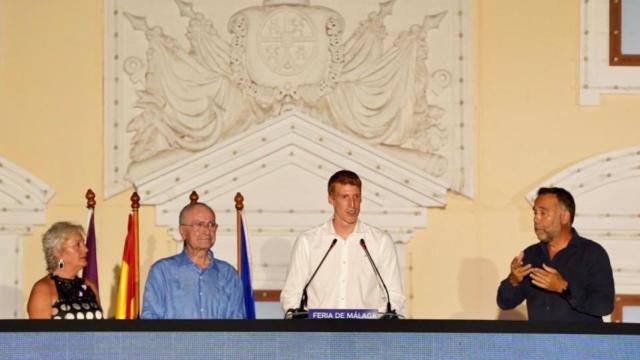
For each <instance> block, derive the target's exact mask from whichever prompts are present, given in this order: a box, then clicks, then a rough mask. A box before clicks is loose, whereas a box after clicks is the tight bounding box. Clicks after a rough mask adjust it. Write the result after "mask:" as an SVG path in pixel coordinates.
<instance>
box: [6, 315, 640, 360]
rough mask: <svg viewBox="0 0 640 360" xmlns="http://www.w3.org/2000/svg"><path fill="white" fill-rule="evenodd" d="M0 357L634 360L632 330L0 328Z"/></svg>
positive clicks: (276, 325)
mask: <svg viewBox="0 0 640 360" xmlns="http://www.w3.org/2000/svg"><path fill="white" fill-rule="evenodd" d="M0 358H2V359H42V358H48V359H76V358H91V359H116V358H130V359H154V360H157V359H194V358H210V359H211V358H213V359H218V358H219V359H226V358H234V359H261V360H262V359H300V358H304V359H305V360H308V359H507V358H509V359H580V360H584V359H639V358H640V325H639V324H584V325H581V324H563V323H528V322H505V321H455V320H451V321H447V320H391V321H381V320H288V321H284V320H253V321H248V320H237V321H199V320H189V321H188V320H179V321H150V320H146V321H117V320H105V321H86V322H85V321H30V320H2V321H0Z"/></svg>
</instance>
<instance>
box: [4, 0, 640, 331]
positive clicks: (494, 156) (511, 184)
mask: <svg viewBox="0 0 640 360" xmlns="http://www.w3.org/2000/svg"><path fill="white" fill-rule="evenodd" d="M102 8H103V2H102V0H56V1H42V0H0V155H2V156H4V157H6V158H7V159H9V160H11V161H12V162H14V163H16V164H18V165H20V166H21V167H23V168H25V169H26V170H27V171H30V172H31V173H32V174H34V175H35V176H37V177H39V178H40V179H42V180H44V181H45V182H46V183H47V184H49V185H50V186H51V187H53V188H54V189H55V190H56V195H55V196H54V198H53V199H52V200H51V201H50V203H49V206H48V208H47V213H46V217H47V224H48V225H50V224H51V223H52V222H54V221H57V220H62V219H67V220H72V221H75V222H78V223H81V224H84V223H85V221H86V210H85V209H84V204H85V200H84V192H85V190H86V189H87V188H89V187H91V188H93V189H94V191H95V192H96V194H97V201H98V207H97V209H98V210H97V224H96V226H97V237H98V241H99V244H98V254H99V259H98V262H99V274H100V289H101V299H102V302H103V306H104V308H105V309H106V310H107V311H108V314H110V315H112V314H113V303H114V301H113V299H114V297H115V279H116V273H115V272H114V271H115V269H116V267H117V266H119V263H120V259H121V256H122V248H123V242H124V236H125V232H126V216H127V214H128V212H129V199H128V197H129V195H130V194H121V195H118V196H116V197H114V198H111V199H109V200H106V201H105V200H104V199H103V198H102V193H103V188H102V178H103V171H102V158H103V155H102V153H103V151H102V146H103V145H102V144H103V134H102V46H103V39H102V36H103V14H102ZM473 11H474V24H473V27H474V34H473V35H472V36H473V38H474V51H475V56H476V57H475V77H476V78H475V81H476V110H475V114H476V120H475V122H476V123H475V133H476V138H475V140H476V146H477V155H476V160H477V180H476V181H477V187H476V197H475V199H473V200H470V199H467V198H464V197H461V196H459V195H455V194H449V197H448V203H447V207H446V209H442V210H430V211H429V227H428V228H427V229H426V230H424V231H420V232H418V233H416V234H415V236H414V239H413V241H412V243H411V244H410V246H409V252H408V255H407V256H408V258H409V261H410V263H411V268H410V271H408V273H407V280H408V287H409V289H408V293H409V294H410V295H411V299H410V303H409V308H408V310H409V315H411V316H412V317H415V318H480V319H494V318H497V317H498V315H499V313H498V309H497V307H496V306H495V291H496V287H497V284H498V282H499V280H500V279H502V278H503V277H504V276H506V274H507V272H508V264H509V261H510V260H511V258H512V257H513V256H514V255H515V254H516V253H518V252H519V251H520V250H521V249H522V248H523V247H525V246H526V245H527V244H529V243H531V242H533V241H534V240H535V237H534V235H533V233H532V231H531V214H530V212H531V211H530V209H529V205H528V203H527V202H526V201H525V200H524V196H525V194H526V193H527V192H528V191H530V190H531V189H532V188H533V187H534V186H535V185H536V184H538V183H540V182H541V181H543V180H544V179H546V178H547V177H549V176H551V175H553V174H554V173H556V172H557V171H559V170H561V169H563V168H565V167H567V166H569V165H571V164H573V163H575V162H577V161H579V160H582V159H585V158H587V157H590V156H593V155H596V154H598V153H602V152H606V151H610V150H613V149H617V148H622V147H627V146H632V145H637V144H638V143H639V142H640V136H639V135H638V134H640V123H638V122H637V114H638V113H640V97H639V96H611V97H604V98H603V101H602V104H601V105H600V106H597V107H580V106H578V105H577V99H578V64H579V62H578V53H579V34H578V29H579V3H578V1H577V0H572V1H569V0H567V1H557V0H538V1H535V2H530V1H513V0H489V1H475V2H474V10H473ZM579 206H580V204H578V207H579ZM154 216H155V214H154V211H153V208H151V207H143V209H141V218H140V229H141V247H142V248H141V254H142V255H141V262H142V266H141V270H142V281H143V282H144V279H145V276H146V271H147V270H148V267H149V265H150V264H151V263H152V262H153V261H154V260H155V259H158V258H160V257H163V256H166V255H169V254H171V253H173V252H174V251H175V243H174V242H173V241H172V240H170V238H169V236H168V235H167V234H166V230H165V229H164V228H159V227H155V226H154V223H155V220H154ZM44 230H46V226H40V227H36V228H34V229H33V234H32V235H31V236H29V237H28V238H27V239H26V240H25V247H24V254H25V262H24V284H25V289H24V291H25V293H24V296H25V304H26V299H27V297H28V292H29V289H30V286H31V284H33V282H35V281H36V279H38V278H40V277H41V276H43V275H44V273H45V271H44V258H43V255H42V251H41V248H40V234H42V232H43V231H44ZM501 316H503V317H505V316H511V317H513V316H516V317H517V316H518V314H515V315H514V314H510V315H508V314H503V315H501Z"/></svg>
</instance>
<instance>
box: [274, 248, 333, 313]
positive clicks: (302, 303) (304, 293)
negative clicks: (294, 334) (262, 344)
mask: <svg viewBox="0 0 640 360" xmlns="http://www.w3.org/2000/svg"><path fill="white" fill-rule="evenodd" d="M337 242H338V239H335V238H334V239H333V241H331V245H329V248H328V249H327V252H326V253H324V257H323V258H322V260H320V263H319V264H318V266H317V267H316V270H315V271H314V272H313V274H312V275H311V277H310V278H309V281H307V283H306V284H305V285H304V288H303V289H302V297H301V298H300V306H299V307H298V308H297V309H289V310H287V313H286V315H285V318H287V319H304V318H306V317H307V316H308V313H307V312H306V311H305V310H304V308H305V307H306V306H307V298H308V297H307V288H308V287H309V284H311V281H312V280H313V278H314V277H315V276H316V274H317V273H318V270H320V267H321V266H322V263H324V260H325V259H326V258H327V256H328V255H329V253H330V252H331V250H332V249H333V247H334V246H335V245H336V243H337Z"/></svg>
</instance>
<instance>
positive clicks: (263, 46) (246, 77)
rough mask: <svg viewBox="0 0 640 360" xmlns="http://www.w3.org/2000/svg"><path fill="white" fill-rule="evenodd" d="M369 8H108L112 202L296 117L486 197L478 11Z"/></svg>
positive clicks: (454, 4)
mask: <svg viewBox="0 0 640 360" xmlns="http://www.w3.org/2000/svg"><path fill="white" fill-rule="evenodd" d="M366 3H367V4H368V8H366V9H364V10H363V9H362V8H363V4H362V3H355V2H340V1H338V2H336V1H327V0H317V1H312V2H311V1H291V0H290V1H284V0H283V1H265V2H263V3H262V4H261V2H260V0H243V1H233V2H229V1H221V0H218V1H209V0H207V1H204V0H194V1H193V2H186V1H183V0H174V1H170V0H162V1H160V0H138V1H135V2H130V1H127V2H125V1H118V0H105V77H104V78H105V95H104V98H105V101H104V103H105V110H104V125H105V131H104V132H105V163H104V166H105V195H106V196H107V197H109V196H112V195H114V194H116V193H119V192H121V191H123V190H125V189H127V188H129V187H130V186H131V183H136V182H139V180H141V179H143V178H145V177H146V176H147V175H149V174H152V173H155V172H156V171H158V170H161V169H163V168H166V167H169V166H171V165H172V164H174V163H176V162H179V161H181V160H184V159H187V158H190V156H192V155H193V154H197V153H199V152H202V151H206V150H207V149H209V148H210V147H212V146H215V145H216V144H218V143H220V142H222V141H224V140H225V139H228V138H230V137H232V136H235V135H237V134H240V133H243V132H246V131H250V130H251V129H252V128H254V127H257V126H260V125H261V124H262V123H264V122H265V121H267V120H268V119H270V118H273V117H277V116H278V115H280V114H282V113H284V112H286V111H289V110H292V109H296V110H298V111H301V112H303V113H306V114H308V115H310V116H311V118H313V119H314V120H315V121H319V122H322V123H324V124H327V125H330V126H332V127H334V128H336V129H338V130H340V131H341V132H343V133H345V134H350V135H351V136H354V137H357V138H360V139H361V140H363V141H365V142H367V143H368V144H370V145H372V146H375V147H377V148H378V149H379V150H380V151H383V152H387V153H388V154H389V155H391V156H392V157H394V158H395V159H399V160H401V161H403V162H407V163H410V164H413V166H414V167H415V168H417V169H421V170H423V171H426V172H428V173H429V174H431V175H432V176H434V177H437V178H438V179H439V180H440V181H442V182H443V183H445V184H447V187H448V188H450V189H452V190H454V191H457V192H460V193H462V194H464V195H466V196H469V197H472V196H473V194H474V186H475V183H474V176H475V173H474V144H473V121H472V114H473V98H472V97H471V95H472V91H471V84H472V82H473V79H472V73H471V69H472V65H471V64H472V62H471V33H470V1H468V0H458V1H449V0H428V1H420V2H415V1H414V2H411V4H409V2H407V1H402V0H400V1H396V0H392V1H386V2H379V1H375V0H371V1H367V2H366ZM365 7H367V6H365ZM332 8H333V9H332ZM334 9H335V10H334ZM396 13H398V14H396ZM354 14H356V15H354ZM415 14H419V16H418V17H417V18H415V17H414V18H413V20H411V22H409V23H407V22H406V20H404V19H406V18H408V16H413V15H415ZM225 24H226V25H227V29H226V30H227V34H225V33H224V32H223V31H220V30H222V29H224V28H225V26H224V25H225ZM392 25H393V26H394V27H393V28H394V29H395V30H394V31H395V32H394V33H393V34H388V31H387V30H388V29H389V28H391V26H392ZM398 25H399V26H398ZM185 31H186V36H183V34H184V33H185ZM388 35H391V36H388Z"/></svg>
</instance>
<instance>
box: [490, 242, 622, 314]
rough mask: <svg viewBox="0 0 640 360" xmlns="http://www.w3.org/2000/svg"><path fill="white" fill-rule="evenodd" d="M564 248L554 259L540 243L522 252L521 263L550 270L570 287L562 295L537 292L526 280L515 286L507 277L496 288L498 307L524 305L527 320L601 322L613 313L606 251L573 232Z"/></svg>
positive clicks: (527, 278)
mask: <svg viewBox="0 0 640 360" xmlns="http://www.w3.org/2000/svg"><path fill="white" fill-rule="evenodd" d="M571 231H572V237H571V240H570V241H569V244H568V245H567V247H566V248H564V249H562V250H560V251H559V252H558V253H557V254H556V255H555V256H554V257H553V259H550V258H549V252H548V251H547V244H546V243H543V242H540V243H538V244H535V245H531V246H529V247H528V248H526V249H525V250H524V258H523V263H524V264H525V265H526V264H531V265H532V266H533V267H538V268H542V264H546V265H547V266H550V267H552V268H554V269H556V270H558V272H559V273H560V275H562V277H563V278H564V279H565V280H566V281H567V282H568V283H569V287H568V290H567V291H565V292H564V293H563V294H559V293H556V292H552V291H548V290H545V289H542V288H539V287H537V286H535V285H533V284H532V283H531V279H530V277H529V276H527V277H525V278H524V280H523V281H522V283H520V284H519V285H517V286H513V285H511V283H510V282H509V277H508V276H507V278H506V279H504V280H503V281H502V282H501V283H500V287H499V288H498V297H497V301H498V306H500V308H501V309H505V310H506V309H513V308H514V307H516V306H518V305H520V303H522V301H524V300H526V301H527V313H528V314H529V320H534V321H576V322H602V316H605V315H608V314H610V313H611V311H613V302H614V296H615V290H614V284H613V272H612V270H611V263H610V262H609V256H608V255H607V252H606V250H605V249H604V248H603V247H602V246H601V245H600V244H598V243H596V242H595V241H592V240H589V239H585V238H583V237H581V236H580V235H578V233H577V232H576V231H575V229H572V230H571Z"/></svg>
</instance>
